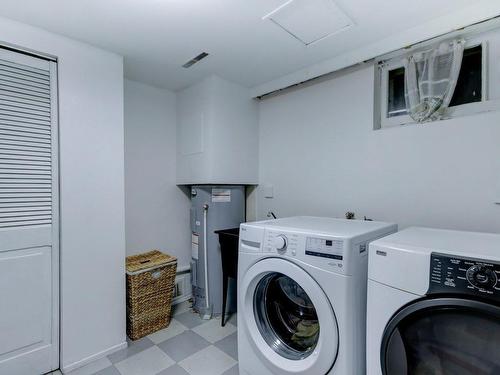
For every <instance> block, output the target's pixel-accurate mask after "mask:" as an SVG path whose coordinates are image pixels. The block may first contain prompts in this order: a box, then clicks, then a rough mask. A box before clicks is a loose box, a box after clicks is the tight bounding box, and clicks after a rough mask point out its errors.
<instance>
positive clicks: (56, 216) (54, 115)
mask: <svg viewBox="0 0 500 375" xmlns="http://www.w3.org/2000/svg"><path fill="white" fill-rule="evenodd" d="M50 77H51V79H50V92H51V101H50V107H51V108H50V109H51V134H52V137H51V138H52V275H53V276H55V277H52V340H53V346H54V347H53V351H52V369H53V370H56V369H59V368H60V358H61V345H60V343H61V328H60V327H61V269H62V267H61V246H60V244H61V220H60V207H61V202H60V200H61V198H60V193H59V192H60V184H61V179H60V174H59V170H60V158H59V79H58V78H59V76H58V64H57V60H56V61H54V60H52V59H50Z"/></svg>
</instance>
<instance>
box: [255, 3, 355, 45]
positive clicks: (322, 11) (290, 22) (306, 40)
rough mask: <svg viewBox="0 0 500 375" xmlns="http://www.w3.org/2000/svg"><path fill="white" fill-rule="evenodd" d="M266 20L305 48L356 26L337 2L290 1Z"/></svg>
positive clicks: (266, 17) (265, 17)
mask: <svg viewBox="0 0 500 375" xmlns="http://www.w3.org/2000/svg"><path fill="white" fill-rule="evenodd" d="M263 19H267V20H269V21H271V22H272V23H274V24H275V25H276V26H278V27H280V28H282V29H283V30H284V31H286V32H287V33H288V34H290V35H291V36H292V37H294V38H295V39H298V40H299V41H301V42H302V43H303V44H304V45H306V46H308V45H311V44H313V43H316V42H318V41H320V40H322V39H325V38H327V37H329V36H331V35H334V34H337V33H339V32H341V31H345V30H347V29H348V28H350V27H351V26H353V25H354V22H353V21H352V20H351V19H350V18H349V17H348V16H347V15H346V14H345V13H344V12H343V11H342V9H340V8H339V6H338V5H337V4H336V3H335V1H334V0H289V1H288V2H286V3H285V4H283V5H282V6H280V7H279V8H278V9H276V10H274V11H272V12H271V13H269V14H268V15H266V16H264V17H263Z"/></svg>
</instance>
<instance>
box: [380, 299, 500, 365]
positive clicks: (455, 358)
mask: <svg viewBox="0 0 500 375" xmlns="http://www.w3.org/2000/svg"><path fill="white" fill-rule="evenodd" d="M499 348H500V307H498V306H495V305H492V304H489V303H484V302H479V301H476V300H471V299H461V298H435V299H425V300H420V301H418V302H415V303H412V304H410V305H408V306H406V307H405V308H403V309H402V310H400V311H399V312H398V313H397V314H395V315H394V317H393V318H392V319H391V321H390V322H389V324H388V325H387V327H386V329H385V332H384V337H383V340H382V347H381V363H382V373H383V374H384V375H406V374H407V375H420V374H422V375H424V374H443V375H479V374H484V375H493V374H500V355H499Z"/></svg>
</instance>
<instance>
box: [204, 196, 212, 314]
mask: <svg viewBox="0 0 500 375" xmlns="http://www.w3.org/2000/svg"><path fill="white" fill-rule="evenodd" d="M207 211H208V204H205V205H203V257H204V259H205V262H204V265H203V266H204V268H203V269H204V271H205V272H204V273H205V306H206V308H207V311H209V310H210V301H209V297H208V296H209V293H208V292H209V290H208V256H207V254H208V251H207Z"/></svg>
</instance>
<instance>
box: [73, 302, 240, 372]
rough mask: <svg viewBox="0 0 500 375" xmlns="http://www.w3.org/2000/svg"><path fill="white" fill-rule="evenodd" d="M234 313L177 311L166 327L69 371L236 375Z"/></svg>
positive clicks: (236, 353) (236, 349)
mask: <svg viewBox="0 0 500 375" xmlns="http://www.w3.org/2000/svg"><path fill="white" fill-rule="evenodd" d="M237 345H238V342H237V339H236V315H233V316H232V317H231V318H230V319H229V321H228V323H226V326H225V327H221V325H220V318H218V319H217V318H216V319H212V320H208V321H207V320H201V319H200V318H199V316H198V314H194V313H192V312H190V311H186V312H182V313H177V314H175V315H174V317H173V318H172V322H171V323H170V325H169V327H168V328H166V329H164V330H162V331H159V332H156V333H153V334H152V335H149V336H147V337H144V338H142V339H140V340H137V341H134V342H129V346H128V348H126V349H123V350H120V351H119V352H116V353H113V354H111V355H109V356H108V357H107V358H102V359H100V360H98V361H95V362H93V363H90V364H88V365H86V366H84V367H81V368H79V369H76V370H75V371H72V372H70V373H69V374H70V375H235V374H238V348H237Z"/></svg>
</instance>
